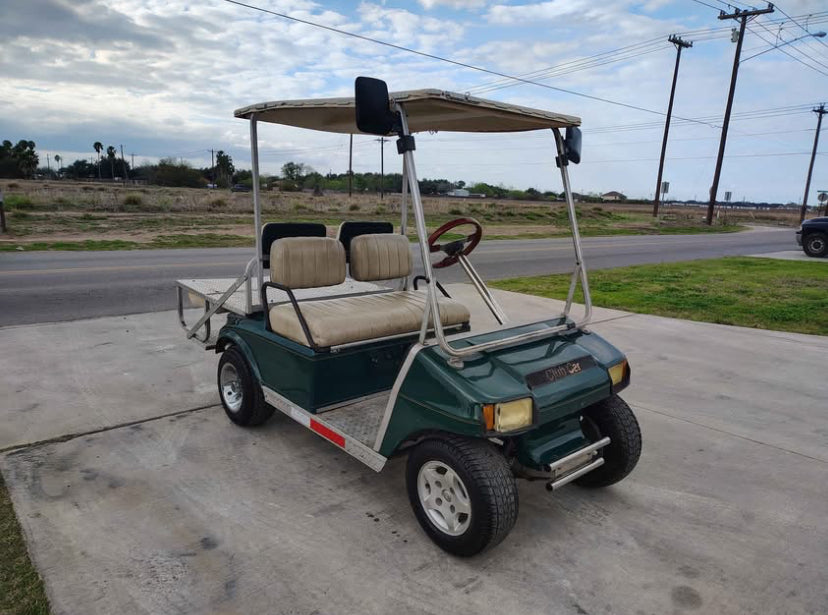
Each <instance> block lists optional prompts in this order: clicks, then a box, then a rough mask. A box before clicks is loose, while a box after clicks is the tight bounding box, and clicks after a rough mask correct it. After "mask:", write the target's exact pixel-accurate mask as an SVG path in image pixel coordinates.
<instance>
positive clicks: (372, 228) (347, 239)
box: [337, 221, 394, 262]
mask: <svg viewBox="0 0 828 615" xmlns="http://www.w3.org/2000/svg"><path fill="white" fill-rule="evenodd" d="M393 232H394V225H393V224H391V223H390V222H358V221H357V222H343V223H342V224H341V225H340V226H339V236H338V237H337V239H339V241H341V242H342V245H343V246H345V260H346V261H347V262H351V240H352V239H353V238H354V237H359V236H360V235H378V234H382V233H393Z"/></svg>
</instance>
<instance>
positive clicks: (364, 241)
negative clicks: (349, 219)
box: [351, 233, 411, 282]
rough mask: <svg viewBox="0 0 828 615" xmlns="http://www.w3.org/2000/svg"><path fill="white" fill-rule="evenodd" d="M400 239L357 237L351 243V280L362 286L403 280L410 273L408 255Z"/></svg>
mask: <svg viewBox="0 0 828 615" xmlns="http://www.w3.org/2000/svg"><path fill="white" fill-rule="evenodd" d="M409 245H410V244H409V242H408V239H407V238H406V237H404V236H403V235H393V234H390V233H383V234H371V235H359V236H358V237H354V238H353V239H352V240H351V277H352V278H354V279H355V280H360V281H363V282H371V281H374V280H391V279H393V278H402V277H405V276H407V275H408V274H410V273H411V251H410V248H409Z"/></svg>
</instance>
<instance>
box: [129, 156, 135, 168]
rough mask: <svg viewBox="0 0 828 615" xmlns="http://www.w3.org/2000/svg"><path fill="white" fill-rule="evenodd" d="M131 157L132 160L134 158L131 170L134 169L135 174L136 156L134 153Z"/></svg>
mask: <svg viewBox="0 0 828 615" xmlns="http://www.w3.org/2000/svg"><path fill="white" fill-rule="evenodd" d="M129 156H130V158H132V166H131V167H130V168H131V169H132V171H133V172H134V171H135V154H134V153H132V154H130V155H129Z"/></svg>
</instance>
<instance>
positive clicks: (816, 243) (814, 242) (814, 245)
mask: <svg viewBox="0 0 828 615" xmlns="http://www.w3.org/2000/svg"><path fill="white" fill-rule="evenodd" d="M810 244H811V245H810V248H811V250H813V251H814V252H820V251H822V250H824V249H825V242H824V241H823V240H822V239H820V238H819V237H817V238H815V239H811V241H810Z"/></svg>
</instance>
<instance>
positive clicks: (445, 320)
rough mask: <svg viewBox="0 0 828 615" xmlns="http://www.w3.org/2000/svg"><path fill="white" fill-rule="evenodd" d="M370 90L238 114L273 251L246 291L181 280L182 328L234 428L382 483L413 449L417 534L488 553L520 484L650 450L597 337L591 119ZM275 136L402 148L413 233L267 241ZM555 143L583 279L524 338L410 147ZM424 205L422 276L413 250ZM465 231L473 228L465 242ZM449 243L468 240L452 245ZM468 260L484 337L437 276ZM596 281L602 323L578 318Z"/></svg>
mask: <svg viewBox="0 0 828 615" xmlns="http://www.w3.org/2000/svg"><path fill="white" fill-rule="evenodd" d="M355 90H356V96H355V98H333V99H318V100H288V101H278V102H267V103H262V104H256V105H251V106H249V107H245V108H243V109H239V110H237V111H236V112H235V115H236V117H239V118H244V119H247V120H248V121H249V122H250V142H251V143H250V144H251V150H252V164H253V202H254V211H255V229H256V254H255V256H254V257H253V258H252V259H251V260H250V261H249V262H248V264H247V267H246V269H245V271H244V273H243V274H242V275H241V276H240V277H239V278H238V279H236V280H179V281H178V305H179V317H180V320H181V324H182V326H184V328H185V329H186V330H187V337H188V338H190V339H195V340H198V341H200V342H201V343H203V344H204V345H205V346H206V347H207V348H211V349H213V348H214V349H215V351H216V352H217V353H221V357H220V359H219V362H218V388H219V393H220V396H221V401H222V404H223V406H224V409H225V411H226V413H227V416H228V417H229V418H230V420H231V421H233V422H234V423H236V424H237V425H241V426H244V427H250V426H254V425H260V424H262V423H264V422H265V421H266V420H268V418H270V417H271V415H272V414H273V412H274V409H278V410H279V411H281V412H283V413H285V414H287V415H288V416H289V417H291V418H292V419H294V420H295V421H297V422H298V423H300V424H301V425H303V426H305V427H307V428H308V429H310V430H312V431H314V432H315V433H316V434H318V435H319V436H321V437H322V438H324V439H325V440H328V441H329V442H331V443H333V444H334V445H335V446H338V447H339V448H341V449H343V450H344V451H345V452H347V453H349V454H350V455H353V456H354V457H356V458H357V459H359V460H360V461H362V462H363V463H365V464H366V465H367V466H368V467H370V468H372V469H373V470H376V471H380V470H381V469H382V468H383V466H384V465H385V463H386V461H387V460H388V458H389V457H391V456H394V455H400V454H403V453H407V454H408V460H407V470H406V485H407V490H408V497H409V499H410V502H411V506H412V508H413V510H414V514H415V515H416V517H417V520H418V521H419V523H420V525H421V526H422V527H423V529H424V530H425V532H426V533H427V534H428V535H429V536H430V537H431V539H432V540H434V542H436V543H437V544H438V545H439V546H440V547H441V548H443V549H444V550H446V551H448V552H450V553H453V554H456V555H461V556H470V555H474V554H476V553H478V552H480V551H482V550H483V549H486V548H488V547H492V546H493V545H496V544H497V543H499V542H500V541H501V540H502V539H503V538H504V537H505V536H506V535H507V534H508V533H509V531H510V530H511V529H512V527H513V526H514V524H515V520H516V518H517V513H518V490H517V486H516V481H515V478H516V477H519V478H526V479H530V480H542V481H545V482H546V486H547V488H548V489H549V490H550V491H553V490H556V489H558V488H560V487H562V486H564V485H566V484H567V483H569V482H573V481H574V482H576V483H577V484H580V485H582V486H585V487H604V486H607V485H611V484H613V483H616V482H618V481H620V480H621V479H622V478H624V477H625V476H626V475H627V474H629V473H630V472H631V471H632V469H633V467H634V466H635V465H636V463H637V461H638V458H639V454H640V450H641V434H640V431H639V428H638V423H637V421H636V419H635V416H634V415H633V413H632V411H631V410H630V408H629V406H628V405H627V404H626V403H624V401H622V400H621V398H620V397H618V393H619V392H620V391H621V390H622V389H623V388H624V387H626V386H627V385H628V383H629V381H630V368H629V365H628V364H627V361H626V358H625V356H624V355H623V354H622V353H621V352H620V351H618V350H617V349H616V348H615V347H614V346H612V345H611V344H609V343H608V342H606V341H605V340H604V339H602V338H601V337H600V336H599V335H597V334H595V333H593V332H591V331H588V330H587V329H586V325H587V324H588V323H589V321H590V316H591V312H592V305H591V300H590V294H589V285H588V282H587V274H586V269H585V267H584V263H583V257H582V252H581V241H580V236H579V234H578V224H577V220H576V216H575V205H574V203H573V199H572V191H571V188H570V183H569V176H568V164H569V162H573V163H577V162H578V161H579V160H580V130H579V129H578V128H577V127H578V125H579V124H580V120H579V119H578V118H576V117H571V116H566V115H561V114H555V113H549V112H546V111H540V110H536V109H529V108H525V107H519V106H515V105H509V104H505V103H501V102H495V101H489V100H482V99H478V98H473V97H471V96H465V95H460V94H455V93H451V92H444V91H439V90H417V91H410V92H402V93H392V94H390V95H389V93H388V90H387V87H386V85H385V83H384V82H382V81H379V80H376V79H368V78H364V77H359V78H357V80H356V87H355ZM259 122H272V123H276V124H285V125H289V126H296V127H302V128H309V129H314V130H323V131H328V132H335V133H343V134H353V133H364V134H372V135H383V136H388V135H396V136H397V137H398V139H397V150H398V152H399V153H400V155H401V156H402V168H403V193H402V201H401V205H400V209H401V212H400V226H399V228H398V229H397V232H396V233H395V232H394V228H393V226H392V225H391V224H390V223H387V222H376V221H366V222H344V223H343V224H342V225H341V226H340V228H339V233H338V236H337V237H336V238H331V237H327V236H326V235H327V233H326V228H325V227H324V226H323V225H321V224H311V223H286V222H282V223H270V224H266V225H264V226H262V220H261V209H262V208H261V196H260V194H259V164H258V161H259V157H258V137H257V124H258V123H259ZM541 129H551V130H552V134H553V136H554V140H555V146H556V149H557V161H558V166H559V167H560V171H561V178H562V180H563V186H564V190H565V192H566V207H567V209H568V212H569V219H570V222H571V226H572V238H573V244H574V254H575V265H574V271H573V273H572V280H571V284H570V288H569V295H568V297H567V300H566V304H565V307H564V310H563V313H562V314H554V315H550V316H549V317H547V318H544V319H542V320H540V321H537V322H531V323H510V322H509V320H508V318H507V316H506V314H505V313H504V311H503V309H501V307H500V305H498V302H497V300H496V298H495V297H494V296H493V294H492V293H490V292H489V290H488V289H487V287H486V285H485V283H484V282H483V280H482V279H481V278H480V276H479V275H478V273H477V271H476V270H475V268H474V267H473V265H472V263H471V261H470V259H469V256H470V253H471V252H472V251H473V250H474V248H475V246H477V245H478V243H479V241H480V239H481V237H482V229H481V227H480V224H479V223H478V222H477V221H476V220H474V219H471V218H460V219H458V220H454V221H451V222H449V223H447V224H444V225H443V226H441V227H440V228H438V229H437V230H435V231H434V232H433V233H431V235H429V234H428V232H427V230H426V221H425V217H424V211H423V203H422V199H421V197H420V190H419V186H418V183H417V173H416V169H415V166H414V151H415V141H414V136H413V134H414V133H416V132H420V131H457V132H521V131H528V130H541ZM561 129H565V130H566V136H565V137H564V135H563V134H562V130H561ZM409 207H411V209H412V210H413V216H414V220H415V231H416V235H417V240H418V246H419V255H418V258H419V259H420V260H421V261H422V272H421V273H420V275H414V272H413V270H414V267H413V260H414V257H412V251H411V248H410V243H409V240H408V237H407V231H408V228H407V223H408V209H409ZM461 226H465V227H471V229H472V232H470V233H468V234H458V233H457V232H456V229H457V228H458V227H461ZM451 231H455V232H454V233H453V234H452V236H451V237H452V239H453V240H449V241H444V240H441V237H443V236H445V235H446V234H447V233H449V232H451ZM458 236H459V237H460V238H459V239H457V237H458ZM432 254H439V255H440V256H439V257H438V258H440V260H439V262H437V263H435V264H432V262H431V260H430V255H432ZM454 264H457V265H459V266H460V267H461V268H462V269H463V271H464V272H465V273H466V274H467V276H468V277H469V279H470V281H471V283H472V284H473V286H474V288H475V289H476V290H477V291H478V292H479V294H480V298H481V300H482V301H483V303H484V304H485V306H486V308H487V309H488V310H489V311H491V313H492V315H493V317H494V319H495V320H496V321H497V323H499V326H497V327H496V328H494V329H491V327H490V330H488V331H485V332H480V331H472V330H471V325H472V324H473V323H471V322H470V319H471V317H470V313H469V310H468V308H467V307H466V306H465V305H463V304H462V303H460V302H459V301H456V300H454V299H452V298H451V297H450V296H449V293H448V292H446V289H445V288H444V287H443V286H442V285H441V284H440V283H439V281H438V280H437V278H436V275H435V273H436V271H437V270H438V269H441V268H444V267H448V266H451V265H454ZM579 282H580V285H581V288H582V290H583V296H584V303H585V309H584V314H583V316H582V317H581V318H579V319H574V318H573V317H571V316H570V308H571V307H572V303H573V298H574V294H575V290H576V288H577V285H578V283H579ZM188 296H189V297H191V298H193V299H195V300H196V301H197V302H199V304H201V305H203V306H204V313H203V314H202V315H201V316H200V318H198V319H197V320H196V321H195V322H194V323H193V324H188V323H187V322H186V321H185V317H184V304H185V302H186V297H188ZM222 313H226V314H227V321H226V324H225V325H224V326H223V327H221V329H220V331H218V333H217V334H215V335H214V334H213V333H212V330H211V327H210V319H211V318H212V316H214V315H216V314H222ZM320 497H324V494H320Z"/></svg>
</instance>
